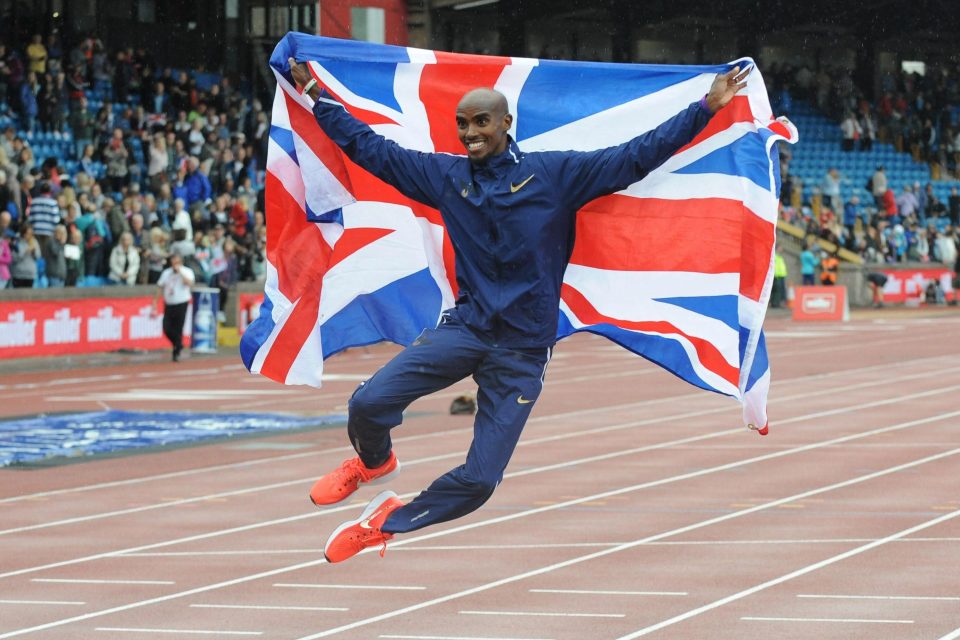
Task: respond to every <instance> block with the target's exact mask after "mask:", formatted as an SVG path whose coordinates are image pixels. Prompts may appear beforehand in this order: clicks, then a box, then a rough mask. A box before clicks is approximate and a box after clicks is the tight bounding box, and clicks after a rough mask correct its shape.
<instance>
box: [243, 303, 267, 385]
mask: <svg viewBox="0 0 960 640" xmlns="http://www.w3.org/2000/svg"><path fill="white" fill-rule="evenodd" d="M275 326H276V324H275V323H274V321H273V301H272V300H271V299H270V296H268V295H265V296H263V303H262V304H261V305H260V315H259V316H258V317H257V319H256V320H254V321H253V322H251V323H250V325H249V326H248V327H247V330H246V331H244V332H243V337H242V338H240V358H241V359H242V360H243V364H244V366H246V367H247V369H250V368H251V367H252V366H253V359H254V358H255V357H256V356H257V351H259V350H260V347H262V346H263V345H264V343H265V342H266V341H267V339H268V338H269V337H270V334H271V333H273V329H274V327H275Z"/></svg>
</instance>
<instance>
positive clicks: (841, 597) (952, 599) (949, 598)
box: [797, 593, 960, 602]
mask: <svg viewBox="0 0 960 640" xmlns="http://www.w3.org/2000/svg"><path fill="white" fill-rule="evenodd" d="M797 597H798V598H827V599H836V600H945V601H948V602H956V601H958V600H960V597H957V596H853V595H839V594H826V593H798V594H797Z"/></svg>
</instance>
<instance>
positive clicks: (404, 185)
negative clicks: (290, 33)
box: [288, 58, 446, 207]
mask: <svg viewBox="0 0 960 640" xmlns="http://www.w3.org/2000/svg"><path fill="white" fill-rule="evenodd" d="M288 62H289V64H290V73H291V75H292V76H293V80H294V82H295V83H296V84H297V87H298V88H299V87H302V88H303V89H304V93H306V94H307V95H309V96H310V98H312V99H313V100H314V107H313V115H314V117H315V118H316V119H317V123H318V124H319V125H320V128H321V129H323V131H324V133H326V134H327V136H328V137H329V138H330V139H331V140H333V141H334V143H336V145H337V146H339V147H340V148H341V149H342V150H343V152H344V153H346V154H347V157H349V158H350V159H351V160H353V161H354V162H355V163H357V164H358V165H360V166H361V167H363V168H364V169H366V170H367V171H369V172H370V173H372V174H373V175H375V176H377V177H378V178H380V179H381V180H383V181H384V182H386V183H387V184H389V185H391V186H393V187H395V188H396V189H397V190H399V191H400V192H401V193H402V194H404V195H405V196H407V197H409V198H412V199H414V200H417V201H418V202H422V203H424V204H427V205H430V206H433V207H436V206H437V205H436V202H437V201H438V200H439V197H440V193H441V192H442V189H443V181H442V177H443V173H444V167H443V166H442V162H441V161H440V159H439V158H445V157H446V156H438V155H437V154H430V153H424V152H421V151H413V150H410V149H405V148H403V147H401V146H400V145H398V144H397V143H395V142H393V141H392V140H388V139H386V138H384V137H383V136H381V135H380V134H378V133H376V132H374V131H373V129H371V128H370V127H369V126H368V125H367V124H366V123H364V122H361V121H360V120H357V119H356V118H354V117H353V116H352V115H350V113H349V112H347V110H346V109H345V108H344V106H343V105H342V104H341V103H340V102H338V101H337V100H335V99H334V98H333V97H332V96H331V95H330V94H329V93H328V92H327V91H325V90H324V89H323V87H321V86H320V85H319V84H318V83H317V80H316V79H315V78H313V76H312V75H311V74H310V71H309V69H308V67H307V65H306V64H298V63H297V62H296V60H294V59H293V58H290V59H289V60H288Z"/></svg>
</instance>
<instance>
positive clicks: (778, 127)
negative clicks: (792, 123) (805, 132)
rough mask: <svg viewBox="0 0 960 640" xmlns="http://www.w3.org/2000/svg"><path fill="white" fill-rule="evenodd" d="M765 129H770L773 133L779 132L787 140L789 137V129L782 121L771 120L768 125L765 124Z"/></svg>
mask: <svg viewBox="0 0 960 640" xmlns="http://www.w3.org/2000/svg"><path fill="white" fill-rule="evenodd" d="M767 129H770V131H773V132H774V133H778V134H780V135H781V136H783V137H784V138H786V139H787V140H789V139H790V130H789V129H787V127H786V126H785V125H784V124H783V123H782V122H776V121H775V122H771V123H770V124H769V125H767Z"/></svg>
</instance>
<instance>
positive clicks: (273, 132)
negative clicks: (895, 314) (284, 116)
mask: <svg viewBox="0 0 960 640" xmlns="http://www.w3.org/2000/svg"><path fill="white" fill-rule="evenodd" d="M270 139H271V140H273V141H274V142H276V143H277V146H278V147H280V148H281V149H283V150H284V151H286V152H287V155H288V156H290V157H291V158H293V161H294V162H296V163H297V164H298V165H299V164H300V160H298V159H297V146H296V145H295V144H294V142H293V131H290V129H284V128H283V127H278V126H277V125H272V126H271V127H270Z"/></svg>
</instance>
